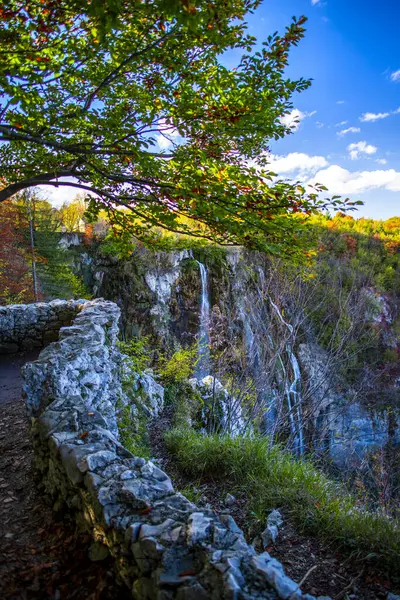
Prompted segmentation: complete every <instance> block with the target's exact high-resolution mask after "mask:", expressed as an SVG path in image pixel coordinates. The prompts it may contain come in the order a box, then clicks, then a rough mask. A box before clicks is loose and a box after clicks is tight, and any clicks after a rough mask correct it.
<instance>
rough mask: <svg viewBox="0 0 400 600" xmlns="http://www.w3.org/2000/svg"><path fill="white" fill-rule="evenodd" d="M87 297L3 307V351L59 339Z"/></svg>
mask: <svg viewBox="0 0 400 600" xmlns="http://www.w3.org/2000/svg"><path fill="white" fill-rule="evenodd" d="M84 302H86V300H69V301H67V300H53V301H52V302H49V303H45V302H38V303H37V304H13V305H11V306H0V354H14V353H16V352H20V351H26V350H32V349H33V348H43V347H44V346H46V344H48V343H50V342H52V341H54V340H57V339H58V331H59V329H60V327H63V326H65V325H69V324H70V323H71V321H72V320H73V318H74V317H75V316H76V314H77V313H78V311H79V310H80V308H81V306H82V303H84Z"/></svg>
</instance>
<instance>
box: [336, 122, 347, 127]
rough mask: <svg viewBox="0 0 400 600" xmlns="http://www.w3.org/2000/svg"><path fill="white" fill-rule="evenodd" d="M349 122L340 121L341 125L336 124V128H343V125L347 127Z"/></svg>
mask: <svg viewBox="0 0 400 600" xmlns="http://www.w3.org/2000/svg"><path fill="white" fill-rule="evenodd" d="M347 123H348V121H340V123H336V125H335V127H342V126H343V125H347Z"/></svg>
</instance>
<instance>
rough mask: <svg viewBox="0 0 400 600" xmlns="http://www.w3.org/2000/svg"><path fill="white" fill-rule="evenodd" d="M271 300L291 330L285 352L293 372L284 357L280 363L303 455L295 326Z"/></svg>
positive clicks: (298, 451)
mask: <svg viewBox="0 0 400 600" xmlns="http://www.w3.org/2000/svg"><path fill="white" fill-rule="evenodd" d="M269 302H270V304H271V306H272V308H273V309H274V311H275V313H276V314H277V316H278V318H279V320H280V322H281V323H282V324H283V325H284V326H285V327H286V328H287V329H288V330H289V333H290V341H288V342H287V343H286V344H285V352H286V355H287V358H288V359H289V363H290V366H291V371H292V373H291V374H290V372H289V369H287V368H285V366H284V363H283V361H282V359H281V358H280V361H279V362H280V364H281V369H282V374H283V379H284V390H285V397H286V403H287V409H288V416H289V424H290V430H291V432H292V437H293V450H294V451H295V452H296V454H298V455H300V456H302V455H303V454H304V431H303V430H304V427H303V413H302V403H303V398H302V393H301V372H300V366H299V361H298V360H297V357H296V355H295V353H294V352H293V344H292V342H293V334H294V329H293V326H292V325H291V324H290V323H288V322H287V321H285V319H284V318H283V315H282V312H281V311H280V310H279V307H278V306H277V305H276V304H275V302H273V300H272V299H271V298H269Z"/></svg>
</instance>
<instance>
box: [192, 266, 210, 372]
mask: <svg viewBox="0 0 400 600" xmlns="http://www.w3.org/2000/svg"><path fill="white" fill-rule="evenodd" d="M196 262H197V264H198V265H199V269H200V277H201V297H200V324H199V338H198V342H199V360H198V363H197V367H196V377H199V378H202V377H205V376H206V375H209V374H210V371H211V366H210V333H209V324H210V298H209V294H208V273H207V268H206V267H205V265H203V263H201V262H199V261H198V260H196Z"/></svg>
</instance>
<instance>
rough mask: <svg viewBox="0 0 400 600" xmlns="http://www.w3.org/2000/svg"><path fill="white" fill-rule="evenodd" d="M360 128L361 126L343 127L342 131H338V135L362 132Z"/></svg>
mask: <svg viewBox="0 0 400 600" xmlns="http://www.w3.org/2000/svg"><path fill="white" fill-rule="evenodd" d="M360 131H361V130H360V128H359V127H348V128H347V129H342V130H341V131H337V132H336V135H338V136H339V137H342V136H344V135H346V133H360Z"/></svg>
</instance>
